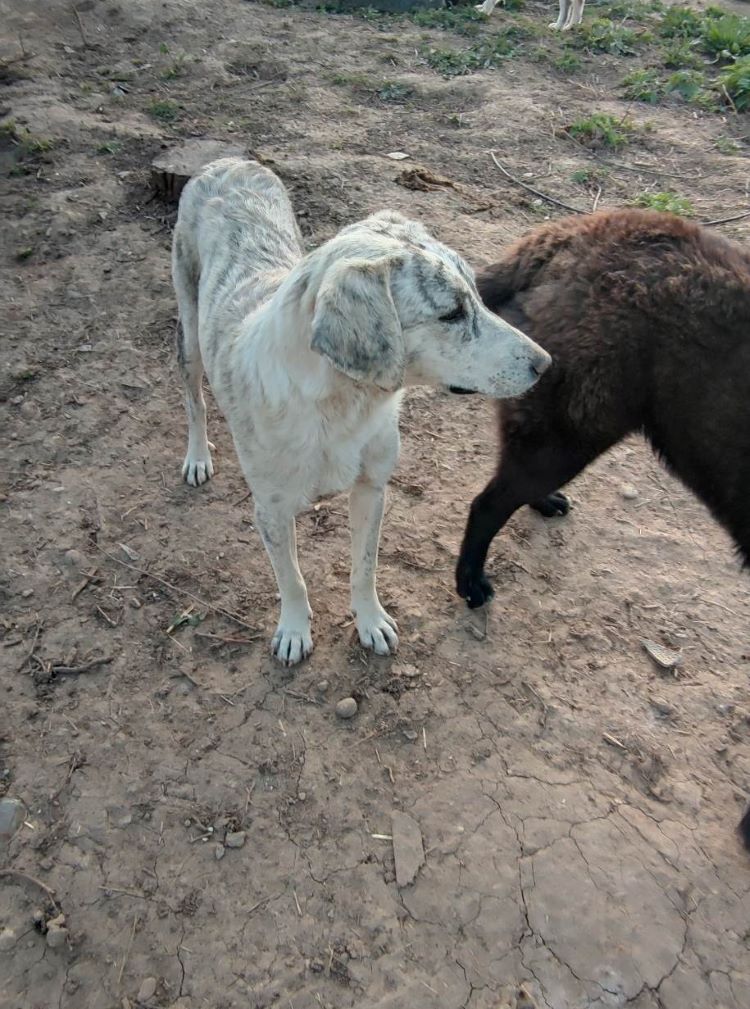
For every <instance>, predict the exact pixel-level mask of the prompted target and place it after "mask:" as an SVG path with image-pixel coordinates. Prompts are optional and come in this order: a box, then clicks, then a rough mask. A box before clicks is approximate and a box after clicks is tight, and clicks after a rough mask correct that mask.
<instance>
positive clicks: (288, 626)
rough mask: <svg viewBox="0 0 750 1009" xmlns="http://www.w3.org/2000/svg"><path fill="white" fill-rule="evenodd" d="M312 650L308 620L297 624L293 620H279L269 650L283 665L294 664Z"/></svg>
mask: <svg viewBox="0 0 750 1009" xmlns="http://www.w3.org/2000/svg"><path fill="white" fill-rule="evenodd" d="M312 650H313V639H312V634H311V633H310V623H309V621H307V622H305V623H300V624H297V623H296V622H294V621H286V622H285V621H284V620H281V621H279V626H278V627H277V628H276V633H275V634H274V636H273V639H272V641H271V651H272V653H273V654H274V655H275V656H276V658H277V659H278V660H279V662H281V663H282V664H283V665H285V666H296V665H297V663H298V662H301V661H302V660H303V659H306V658H307V656H308V655H309V654H310V652H311V651H312Z"/></svg>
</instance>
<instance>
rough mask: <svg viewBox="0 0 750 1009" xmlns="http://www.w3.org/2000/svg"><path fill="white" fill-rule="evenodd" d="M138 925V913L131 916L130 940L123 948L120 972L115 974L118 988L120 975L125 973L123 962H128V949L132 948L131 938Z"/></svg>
mask: <svg viewBox="0 0 750 1009" xmlns="http://www.w3.org/2000/svg"><path fill="white" fill-rule="evenodd" d="M137 927H138V915H137V914H136V915H134V916H133V927H132V929H131V930H130V941H129V942H128V947H127V949H126V950H125V956H124V957H123V958H122V963H121V964H120V972H119V974H118V975H117V987H118V988H119V987H120V985H121V984H122V975H123V974H124V973H125V964H126V963H127V962H128V957H129V956H130V950H131V949H132V948H133V939H135V930H136V928H137Z"/></svg>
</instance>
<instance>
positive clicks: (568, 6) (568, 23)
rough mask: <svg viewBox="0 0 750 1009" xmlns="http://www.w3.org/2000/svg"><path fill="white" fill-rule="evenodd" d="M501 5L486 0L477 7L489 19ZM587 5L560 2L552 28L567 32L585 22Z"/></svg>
mask: <svg viewBox="0 0 750 1009" xmlns="http://www.w3.org/2000/svg"><path fill="white" fill-rule="evenodd" d="M499 3H502V0H484V3H481V4H477V5H476V9H477V10H478V11H481V12H482V14H486V15H487V17H489V16H490V14H491V13H492V12H493V11H494V9H495V8H496V7H497V5H498V4H499ZM585 3H586V0H560V13H559V15H558V17H557V21H553V22H552V24H551V25H550V28H555V29H556V30H557V31H561V32H567V31H570V29H571V28H573V27H574V26H575V25H579V24H580V23H581V21H583V8H584V5H585Z"/></svg>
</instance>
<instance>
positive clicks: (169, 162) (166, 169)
mask: <svg viewBox="0 0 750 1009" xmlns="http://www.w3.org/2000/svg"><path fill="white" fill-rule="evenodd" d="M232 157H234V158H246V157H248V151H247V149H246V148H244V147H240V146H233V145H231V144H225V143H223V142H222V141H220V140H186V141H185V143H183V144H179V145H178V146H177V147H172V148H170V149H169V150H168V151H165V152H164V153H163V154H160V155H159V157H158V158H154V160H153V161H152V162H151V183H152V185H153V187H154V189H155V190H156V192H157V193H158V194H159V196H161V197H162V199H164V200H166V201H167V202H168V203H177V201H178V200H179V198H180V193H181V192H182V190H183V189H184V187H185V184H186V183H187V182H188V180H189V179H192V177H193V176H194V175H197V174H198V172H199V171H200V170H201V168H203V167H205V165H207V164H209V162H211V161H216V160H217V158H232Z"/></svg>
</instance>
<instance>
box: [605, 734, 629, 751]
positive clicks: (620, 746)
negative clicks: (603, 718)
mask: <svg viewBox="0 0 750 1009" xmlns="http://www.w3.org/2000/svg"><path fill="white" fill-rule="evenodd" d="M602 739H603V740H604V742H605V743H609V745H610V746H616V747H617V749H618V750H627V746H626V745H625V744H624V743H621V742H620V740H619V739H617V737H616V736H610V734H609V733H608V732H603V733H602Z"/></svg>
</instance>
